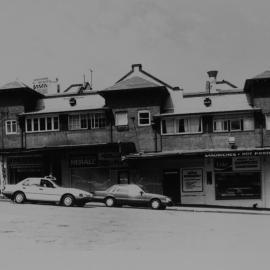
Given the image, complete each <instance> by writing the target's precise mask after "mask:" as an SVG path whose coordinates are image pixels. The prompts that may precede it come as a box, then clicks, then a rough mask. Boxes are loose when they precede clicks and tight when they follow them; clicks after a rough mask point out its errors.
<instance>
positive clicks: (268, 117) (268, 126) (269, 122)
mask: <svg viewBox="0 0 270 270" xmlns="http://www.w3.org/2000/svg"><path fill="white" fill-rule="evenodd" d="M265 125H266V129H267V130H270V114H268V115H265Z"/></svg>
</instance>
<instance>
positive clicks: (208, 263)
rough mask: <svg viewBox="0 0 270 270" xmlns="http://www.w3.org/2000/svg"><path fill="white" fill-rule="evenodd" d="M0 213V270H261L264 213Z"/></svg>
mask: <svg viewBox="0 0 270 270" xmlns="http://www.w3.org/2000/svg"><path fill="white" fill-rule="evenodd" d="M0 213H1V219H0V246H1V248H0V258H1V260H0V269H14V268H15V265H16V264H19V265H21V266H22V267H23V268H22V267H21V269H32V268H31V267H33V269H48V268H50V269H54V267H56V265H57V264H58V266H59V267H58V269H59V268H60V269H62V268H65V269H74V267H76V268H78V267H83V268H85V266H89V265H92V266H93V265H96V266H98V268H99V269H103V268H108V267H110V269H127V268H128V269H147V268H148V269H152V268H153V269H164V268H166V269H168V266H169V268H175V267H177V268H178V267H181V266H182V268H179V269H195V267H196V268H197V267H200V269H228V267H233V269H234V266H235V265H237V266H238V267H237V269H254V267H257V268H258V267H259V266H264V265H268V257H269V255H268V253H269V251H268V250H269V247H270V233H269V231H270V212H268V213H257V214H256V215H254V214H251V213H250V214H249V213H246V214H243V213H237V212H236V213H230V212H226V211H225V212H219V213H217V212H211V211H206V212H204V211H199V212H196V211H191V210H189V209H180V208H170V209H168V210H164V211H162V210H151V209H139V208H130V207H122V208H106V207H104V206H103V205H97V204H95V205H87V206H86V207H84V208H81V207H73V208H65V207H60V206H54V205H38V204H23V205H17V204H14V203H11V202H0ZM16 258H18V259H16ZM1 265H2V267H5V268H2V267H1ZM13 266H14V268H13ZM16 267H17V265H16ZM24 267H25V268H24ZM52 267H53V268H52ZM249 267H250V268H249ZM87 269H90V268H87ZM92 269H95V268H92Z"/></svg>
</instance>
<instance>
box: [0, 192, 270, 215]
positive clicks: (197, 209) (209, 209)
mask: <svg viewBox="0 0 270 270" xmlns="http://www.w3.org/2000/svg"><path fill="white" fill-rule="evenodd" d="M0 202H10V199H8V198H6V197H4V196H3V195H2V194H0ZM88 205H89V206H90V205H91V206H97V207H99V206H101V207H106V206H104V204H103V203H96V202H95V203H88ZM86 206H87V205H86ZM127 208H129V206H127ZM165 211H179V212H193V213H221V214H245V215H269V216H270V209H269V208H257V209H256V208H255V209H253V208H235V207H232V208H229V207H222V206H220V207H219V206H213V207H211V206H206V207H204V206H195V205H194V206H185V205H180V206H171V207H167V209H166V210H165Z"/></svg>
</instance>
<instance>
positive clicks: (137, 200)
mask: <svg viewBox="0 0 270 270" xmlns="http://www.w3.org/2000/svg"><path fill="white" fill-rule="evenodd" d="M128 199H129V201H130V203H131V204H132V205H138V206H140V205H143V204H145V200H146V198H145V196H144V192H143V190H142V189H141V188H140V187H138V186H135V185H134V186H133V185H132V186H130V187H129V189H128Z"/></svg>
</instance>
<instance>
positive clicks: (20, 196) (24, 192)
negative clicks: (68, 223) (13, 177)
mask: <svg viewBox="0 0 270 270" xmlns="http://www.w3.org/2000/svg"><path fill="white" fill-rule="evenodd" d="M3 194H4V195H5V196H6V197H7V198H9V199H12V200H14V202H16V203H23V202H25V201H44V202H54V203H58V204H60V205H64V206H73V205H78V206H84V205H85V204H86V203H87V202H90V201H91V198H92V197H93V195H92V194H91V193H89V192H86V191H83V190H80V189H76V188H64V187H60V186H58V185H57V184H56V183H54V181H52V180H51V179H50V178H48V177H43V178H37V177H36V178H34V177H31V178H26V179H24V180H22V181H21V182H19V183H17V184H15V185H5V187H4V189H3Z"/></svg>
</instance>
